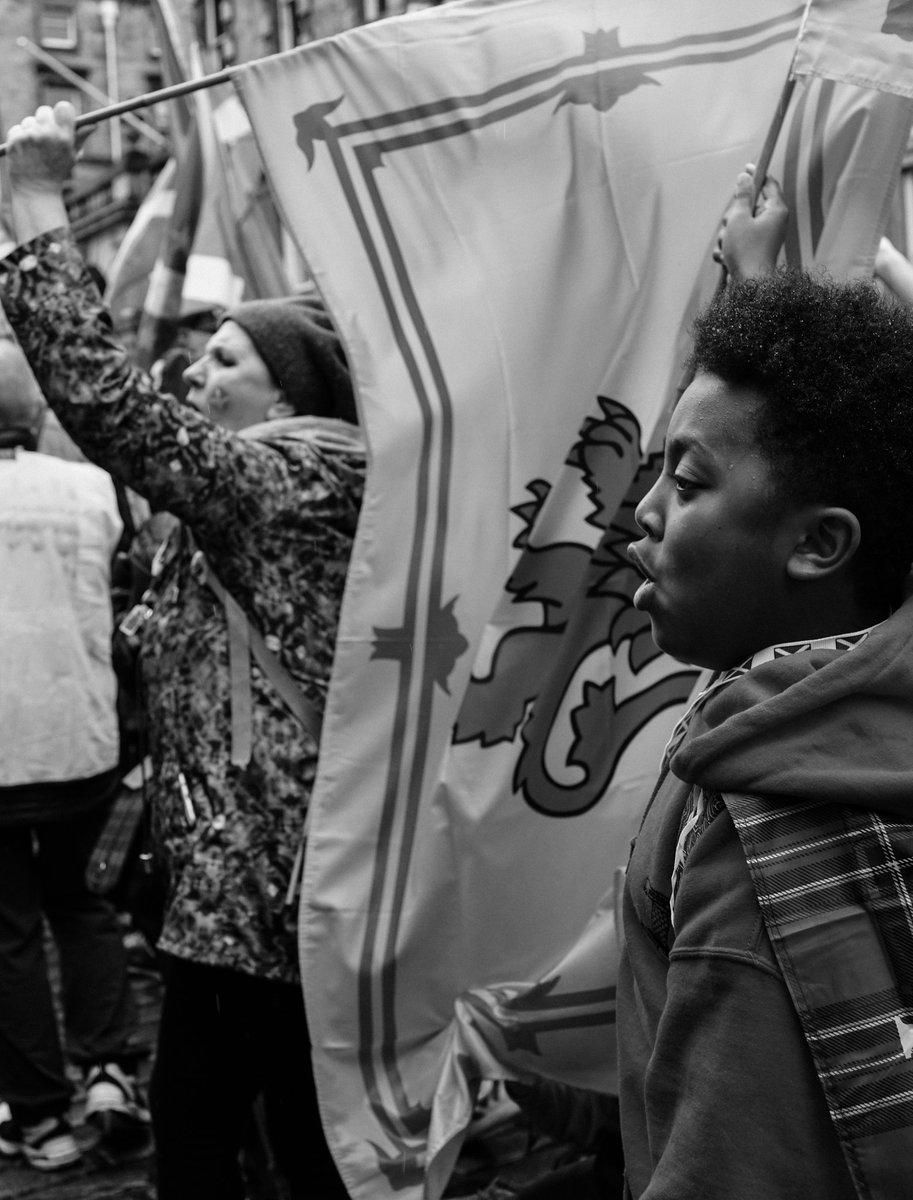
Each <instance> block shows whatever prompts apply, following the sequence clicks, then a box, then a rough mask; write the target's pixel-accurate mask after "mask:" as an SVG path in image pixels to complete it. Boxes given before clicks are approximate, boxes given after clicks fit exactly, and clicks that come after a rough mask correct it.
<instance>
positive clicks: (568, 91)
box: [235, 0, 803, 1200]
mask: <svg viewBox="0 0 913 1200" xmlns="http://www.w3.org/2000/svg"><path fill="white" fill-rule="evenodd" d="M802 7H803V6H802V5H801V4H796V3H793V2H791V0H756V3H754V4H753V5H751V6H750V8H746V7H745V6H742V5H734V4H732V3H731V0H508V2H501V3H492V2H485V0H467V2H464V3H456V4H448V5H445V6H442V7H440V8H436V9H433V10H430V11H428V12H426V13H420V14H417V15H415V16H411V17H404V18H397V19H393V20H389V21H382V22H378V23H376V24H372V25H370V26H366V27H363V28H361V29H357V30H352V31H350V32H349V33H347V34H344V35H341V36H339V37H337V38H334V39H330V40H327V41H324V42H318V43H314V44H313V45H311V46H308V47H304V48H301V49H299V50H295V51H291V52H289V53H287V54H284V55H279V56H277V57H275V58H272V59H269V60H264V61H262V62H260V63H254V64H249V65H248V66H246V67H243V68H240V69H239V70H238V72H237V74H236V77H235V80H236V84H237V86H238V87H239V91H240V94H241V96H242V99H243V101H244V103H245V105H246V107H247V109H248V112H249V114H250V118H251V122H252V125H253V128H254V132H255V135H256V137H257V140H258V144H259V146H260V150H261V153H262V156H263V159H264V162H265V163H266V166H267V170H268V172H269V175H270V178H271V181H272V184H273V186H274V188H275V191H276V193H277V197H278V202H279V206H280V209H281V211H282V214H283V217H284V219H285V221H286V222H287V223H288V226H289V228H290V229H291V230H292V231H293V233H294V236H295V238H296V240H297V241H298V243H299V245H300V247H301V250H302V252H303V254H304V256H305V258H306V260H307V263H308V266H309V269H310V271H311V272H312V274H313V276H314V278H315V280H316V282H317V284H318V286H319V287H320V289H321V291H322V293H323V295H324V297H325V299H326V301H327V303H328V305H329V307H330V309H331V312H332V314H333V316H334V318H335V320H336V322H337V324H338V326H339V328H340V331H341V334H342V337H343V340H344V342H345V346H346V350H347V353H348V356H349V360H350V363H351V366H352V369H353V372H354V377H355V380H356V384H357V389H358V396H359V403H360V410H361V414H362V419H363V422H364V426H365V430H366V433H367V437H368V442H369V447H370V462H371V470H370V475H369V481H368V489H367V494H366V496H365V500H364V505H363V510H362V517H361V522H360V526H359V532H358V537H357V540H356V545H355V549H354V554H353V561H352V567H351V570H350V574H349V580H348V585H347V589H346V596H345V602H344V605H343V612H342V619H341V625H340V635H339V643H338V649H337V655H336V661H335V666H334V673H333V679H332V684H331V688H330V695H329V702H328V707H327V714H326V722H325V726H324V735H323V740H322V745H321V762H320V771H319V777H318V782H317V788H316V791H315V794H314V797H313V801H312V810H313V811H312V817H311V827H310V828H311V833H310V839H309V845H308V852H307V861H306V869H305V887H304V896H303V904H302V926H301V928H302V933H301V957H302V967H303V975H304V986H305V995H306V1001H307V1010H308V1019H309V1024H310V1029H311V1034H312V1037H313V1041H314V1062H315V1071H316V1075H317V1080H318V1087H319V1092H320V1098H321V1106H322V1111H323V1115H324V1120H325V1125H326V1129H327V1134H328V1138H329V1140H330V1143H331V1145H332V1147H333V1149H334V1152H335V1154H336V1158H337V1161H338V1163H339V1167H340V1170H341V1172H342V1175H343V1177H344V1179H345V1180H346V1182H347V1184H348V1186H349V1188H350V1190H351V1192H352V1194H353V1196H356V1197H364V1198H367V1197H371V1198H372V1200H376V1198H379V1197H382V1196H385V1195H393V1194H397V1195H399V1196H403V1197H407V1198H408V1197H413V1196H417V1195H419V1194H420V1192H421V1190H422V1187H423V1181H424V1174H425V1169H426V1166H427V1165H428V1162H429V1149H430V1155H431V1158H432V1159H434V1163H433V1166H434V1169H433V1171H432V1173H431V1176H430V1178H429V1183H428V1187H429V1193H430V1194H433V1195H436V1194H438V1193H439V1191H440V1188H441V1187H442V1186H443V1182H444V1180H445V1178H446V1171H447V1168H448V1166H449V1164H450V1162H451V1161H452V1157H453V1153H455V1148H456V1146H457V1144H458V1141H459V1136H460V1132H461V1130H462V1128H463V1127H464V1126H465V1123H466V1120H467V1115H468V1109H467V1105H469V1106H471V1095H472V1080H473V1077H474V1075H475V1076H477V1075H478V1074H479V1073H480V1070H484V1069H485V1068H481V1069H480V1067H479V1065H478V1062H477V1061H476V1060H477V1059H478V1058H484V1057H485V1056H488V1057H489V1058H492V1057H494V1058H497V1057H498V1056H499V1054H503V1056H504V1058H505V1060H510V1059H511V1055H512V1054H514V1053H515V1054H516V1055H518V1056H519V1058H516V1057H515V1058H514V1059H512V1060H511V1061H512V1062H513V1063H514V1064H515V1066H514V1067H512V1068H505V1073H507V1074H509V1073H510V1072H511V1070H514V1071H515V1073H518V1074H522V1073H523V1071H527V1072H536V1071H539V1070H541V1071H542V1073H544V1074H550V1073H551V1074H553V1075H554V1076H555V1077H562V1078H571V1079H574V1080H576V1081H577V1082H583V1083H585V1084H586V1085H587V1086H593V1087H601V1088H604V1089H607V1090H608V1089H611V1087H612V1086H613V1076H612V1072H613V1049H614V1028H613V1024H612V1007H613V995H614V962H613V945H614V922H613V919H612V908H611V902H610V897H609V895H608V893H609V892H610V888H611V883H612V878H613V872H614V870H615V868H616V867H617V866H618V865H619V864H622V863H624V861H625V860H626V857H627V851H628V844H629V840H630V837H631V836H632V834H633V833H634V832H635V831H636V827H637V824H638V821H639V817H640V814H641V811H642V808H643V805H644V803H645V800H646V797H647V794H648V791H649V788H650V786H651V783H652V780H653V777H654V775H655V771H656V767H657V761H658V757H659V753H660V750H661V747H662V745H663V743H664V740H665V738H666V736H667V735H668V732H669V731H670V729H671V726H672V724H673V723H674V720H675V719H676V717H677V716H678V715H679V713H680V711H681V708H682V706H683V704H684V703H685V701H686V699H687V697H688V695H689V693H690V691H691V689H692V687H693V684H694V679H695V673H694V672H693V671H689V670H686V669H685V668H683V667H681V666H678V665H676V664H674V663H671V662H670V661H669V660H668V659H666V658H664V657H663V656H661V655H659V654H658V653H657V651H656V649H655V647H654V646H653V644H652V642H651V640H650V637H649V628H648V623H647V622H645V621H644V619H643V618H642V617H641V615H640V614H638V613H637V612H635V611H634V609H633V608H632V607H631V604H630V596H631V592H632V590H633V584H634V580H633V576H632V570H631V568H630V567H629V566H628V564H627V561H626V558H625V547H626V544H627V542H628V541H629V540H630V539H631V538H632V536H635V535H634V530H633V505H634V502H635V501H636V498H637V496H638V494H640V493H641V492H642V491H643V490H644V488H645V487H647V486H648V485H649V481H650V478H651V475H652V473H653V472H655V470H656V467H657V458H656V454H655V450H656V445H657V443H658V441H659V440H660V439H661V435H662V430H663V428H664V421H665V419H666V414H667V412H668V407H669V404H670V401H671V397H672V396H673V394H674V392H675V389H676V384H677V382H678V380H679V378H680V374H681V369H682V362H681V343H682V330H683V328H684V326H685V324H686V322H687V320H688V318H689V315H690V312H691V311H692V310H693V307H694V305H695V303H696V302H697V301H698V300H699V299H700V296H701V294H702V293H701V289H700V288H696V287H695V281H696V280H698V279H702V280H705V281H706V283H707V284H708V286H709V287H710V288H712V286H713V282H714V277H713V274H712V273H708V272H707V270H706V267H707V266H708V264H710V251H711V249H712V245H713V241H714V238H715V235H716V230H717V227H718V222H719V218H720V216H721V213H722V210H723V208H724V207H725V204H726V199H727V197H728V196H729V195H730V194H731V190H732V185H733V181H734V179H735V176H736V174H737V172H738V170H739V169H740V168H741V167H742V165H743V164H744V163H745V162H746V161H748V160H750V159H752V158H754V157H755V155H756V154H757V151H758V148H759V146H760V145H761V144H762V142H763V140H764V135H765V133H766V130H767V127H768V124H769V122H770V119H771V116H772V114H773V112H774V109H775V106H776V102H777V98H778V95H779V93H780V89H781V87H782V85H783V82H784V80H785V78H786V74H787V71H788V68H789V64H790V59H791V56H792V52H793V47H794V43H795V38H796V33H797V30H798V26H799V21H800V17H801V14H802ZM537 981H538V986H534V985H537ZM502 1017H503V1018H504V1021H506V1024H507V1025H509V1026H511V1028H510V1029H509V1030H508V1033H507V1035H506V1036H507V1038H508V1040H509V1038H510V1037H513V1039H514V1040H513V1042H512V1043H511V1046H507V1045H506V1044H502V1045H501V1046H500V1047H499V1046H498V1045H497V1042H498V1039H499V1037H502V1034H501V1033H500V1032H499V1029H502V1028H503V1023H502V1020H501V1018H502ZM502 1040H503V1039H502ZM517 1063H519V1065H516V1064H517ZM433 1107H434V1110H435V1111H434V1118H433V1126H432V1108H433ZM429 1139H430V1141H429Z"/></svg>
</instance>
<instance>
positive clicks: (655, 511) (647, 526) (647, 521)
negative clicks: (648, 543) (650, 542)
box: [634, 480, 662, 538]
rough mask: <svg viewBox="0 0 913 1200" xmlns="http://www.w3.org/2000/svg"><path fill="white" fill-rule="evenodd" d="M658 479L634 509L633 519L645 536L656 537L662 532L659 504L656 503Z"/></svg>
mask: <svg viewBox="0 0 913 1200" xmlns="http://www.w3.org/2000/svg"><path fill="white" fill-rule="evenodd" d="M658 487H659V480H657V481H656V483H654V485H653V487H651V488H650V490H649V492H647V494H646V496H644V497H643V499H642V500H641V502H640V503H639V504H638V506H637V508H635V510H634V520H635V521H636V522H637V524H638V525H639V526H640V528H641V529H642V530H643V531H644V533H645V534H646V535H647V537H651V538H658V537H659V535H660V533H661V532H662V521H661V519H660V515H659V506H658V504H657V499H658V495H657V489H658Z"/></svg>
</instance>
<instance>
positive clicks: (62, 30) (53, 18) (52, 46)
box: [38, 3, 78, 50]
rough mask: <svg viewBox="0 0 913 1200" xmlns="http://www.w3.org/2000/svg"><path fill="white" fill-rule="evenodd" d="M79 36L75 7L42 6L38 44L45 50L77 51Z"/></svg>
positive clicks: (39, 17) (60, 4)
mask: <svg viewBox="0 0 913 1200" xmlns="http://www.w3.org/2000/svg"><path fill="white" fill-rule="evenodd" d="M77 35H78V29H77V27H76V8H75V6H74V5H72V4H66V3H56V4H42V6H41V9H40V11H39V13H38V42H39V44H40V45H41V46H43V47H44V48H45V50H75V49H76V46H77V41H78V36H77Z"/></svg>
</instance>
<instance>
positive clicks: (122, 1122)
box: [86, 1063, 150, 1133]
mask: <svg viewBox="0 0 913 1200" xmlns="http://www.w3.org/2000/svg"><path fill="white" fill-rule="evenodd" d="M149 1119H150V1118H149V1109H148V1108H147V1107H146V1102H145V1100H144V1098H143V1094H142V1092H141V1091H140V1089H139V1087H138V1086H137V1083H136V1079H135V1078H134V1076H132V1075H128V1074H127V1073H126V1071H124V1070H123V1069H122V1068H121V1067H119V1066H118V1065H117V1063H100V1064H99V1065H98V1066H95V1067H90V1068H89V1071H88V1072H87V1074H86V1120H87V1121H88V1122H89V1123H90V1124H92V1125H94V1126H95V1128H96V1129H98V1130H99V1131H100V1132H101V1133H115V1132H117V1131H119V1130H126V1129H130V1128H135V1127H136V1126H137V1125H148V1124H149Z"/></svg>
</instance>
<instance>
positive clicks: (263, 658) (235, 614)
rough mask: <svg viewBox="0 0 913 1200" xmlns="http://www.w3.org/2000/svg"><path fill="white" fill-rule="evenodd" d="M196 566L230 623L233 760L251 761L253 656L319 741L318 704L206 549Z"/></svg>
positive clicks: (197, 554)
mask: <svg viewBox="0 0 913 1200" xmlns="http://www.w3.org/2000/svg"><path fill="white" fill-rule="evenodd" d="M192 563H193V566H194V567H195V568H196V569H197V570H199V571H201V572H202V575H203V578H204V580H205V581H206V583H207V585H208V586H209V588H210V589H211V590H212V591H213V592H214V593H215V595H216V596H217V598H218V599H219V600H220V601H221V602H222V607H223V608H224V609H225V617H226V620H227V622H228V662H229V675H230V678H231V761H232V762H233V763H234V764H235V765H236V766H242V767H243V766H246V765H247V763H248V762H250V754H251V742H252V736H253V700H252V697H251V686H250V656H251V654H253V656H254V658H255V659H256V660H257V665H258V666H259V667H260V669H261V671H262V672H263V674H264V675H265V676H266V677H267V679H268V680H269V681H270V683H271V684H272V685H273V687H274V688H275V689H276V691H277V692H278V694H279V696H280V697H281V698H282V700H283V702H284V703H285V705H286V707H287V708H288V710H289V712H291V714H292V715H293V716H294V717H295V718H296V719H297V720H298V721H299V722H300V724H301V725H302V727H303V728H304V729H305V731H306V732H307V733H309V734H310V735H311V737H312V738H313V739H314V741H315V742H319V741H320V727H321V724H322V722H321V718H320V714H319V713H318V711H317V709H316V707H315V706H314V705H313V704H312V703H311V701H310V700H309V699H308V698H307V696H305V694H304V692H302V691H301V689H300V687H299V686H298V684H297V683H295V681H294V679H292V677H291V675H290V674H289V673H288V671H287V670H286V669H285V667H284V666H283V665H282V663H281V662H280V661H279V659H278V658H277V657H276V655H275V654H273V653H272V651H271V650H270V649H269V647H268V646H267V644H266V642H265V641H264V639H263V635H262V634H261V633H260V631H259V630H258V629H255V628H254V626H253V625H251V623H250V621H249V620H248V619H247V616H246V614H245V612H244V610H243V609H242V608H241V605H240V604H239V603H238V602H237V600H236V599H235V598H234V596H233V595H232V594H231V592H229V591H228V589H227V588H226V587H225V586H224V585H223V583H222V581H221V580H220V579H219V577H218V576H217V575H216V573H215V571H214V570H213V569H212V565H211V564H210V562H209V560H208V559H207V557H206V555H205V554H204V553H203V551H202V550H199V549H197V550H195V551H194V554H193V560H192Z"/></svg>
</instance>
